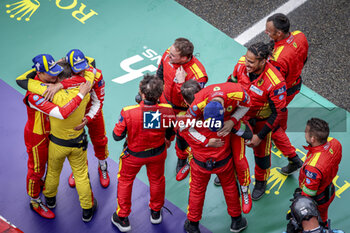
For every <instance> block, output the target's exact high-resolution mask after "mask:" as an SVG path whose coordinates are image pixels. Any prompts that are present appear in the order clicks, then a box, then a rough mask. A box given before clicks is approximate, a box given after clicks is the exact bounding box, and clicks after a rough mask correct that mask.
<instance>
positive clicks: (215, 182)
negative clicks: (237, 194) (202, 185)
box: [214, 176, 221, 186]
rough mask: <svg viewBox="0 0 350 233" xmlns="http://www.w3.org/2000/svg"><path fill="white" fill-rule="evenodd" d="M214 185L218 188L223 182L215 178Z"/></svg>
mask: <svg viewBox="0 0 350 233" xmlns="http://www.w3.org/2000/svg"><path fill="white" fill-rule="evenodd" d="M214 184H215V185H216V186H221V182H220V179H219V177H218V176H216V177H215V180H214Z"/></svg>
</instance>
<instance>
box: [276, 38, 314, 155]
mask: <svg viewBox="0 0 350 233" xmlns="http://www.w3.org/2000/svg"><path fill="white" fill-rule="evenodd" d="M308 49H309V44H308V42H307V39H306V37H305V35H304V33H302V32H301V31H294V32H291V33H290V35H289V36H288V37H287V38H286V39H283V40H280V41H278V42H275V46H274V50H273V54H272V56H271V58H270V62H271V64H272V65H274V66H275V67H276V68H277V69H278V70H279V71H280V72H281V74H282V76H283V77H284V79H285V81H286V87H287V99H286V106H288V104H289V103H290V102H291V101H292V100H293V98H294V97H295V96H296V95H297V94H298V93H299V92H300V88H301V84H302V80H301V72H302V69H303V67H304V65H305V63H306V60H307V53H308ZM282 114H283V117H281V120H280V122H279V127H277V128H276V129H275V131H274V132H273V133H272V139H273V141H274V143H275V145H276V147H277V148H278V149H280V150H281V152H282V153H283V155H284V156H286V157H288V158H292V157H294V156H296V152H295V148H294V147H293V146H292V144H291V143H290V140H289V138H288V136H287V135H286V133H285V131H286V130H287V120H288V111H285V112H283V113H282Z"/></svg>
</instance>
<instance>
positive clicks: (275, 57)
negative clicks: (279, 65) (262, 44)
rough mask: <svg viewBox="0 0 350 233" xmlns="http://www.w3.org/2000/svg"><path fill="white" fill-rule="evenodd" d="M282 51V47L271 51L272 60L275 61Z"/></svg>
mask: <svg viewBox="0 0 350 233" xmlns="http://www.w3.org/2000/svg"><path fill="white" fill-rule="evenodd" d="M283 49H284V46H280V47H278V48H277V49H275V50H274V51H273V54H272V60H273V61H277V59H278V57H279V56H280V54H281V52H282V50H283Z"/></svg>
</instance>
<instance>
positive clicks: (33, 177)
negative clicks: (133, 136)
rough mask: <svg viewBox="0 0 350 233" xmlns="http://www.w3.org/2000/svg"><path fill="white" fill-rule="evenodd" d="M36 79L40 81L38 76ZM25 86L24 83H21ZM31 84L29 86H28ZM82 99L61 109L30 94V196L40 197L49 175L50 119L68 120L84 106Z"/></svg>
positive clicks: (27, 135)
mask: <svg viewBox="0 0 350 233" xmlns="http://www.w3.org/2000/svg"><path fill="white" fill-rule="evenodd" d="M34 79H35V80H38V81H39V78H38V77H37V76H36V77H35V78H34ZM21 82H22V83H23V84H24V85H25V86H26V84H25V82H26V81H24V80H22V81H21ZM27 84H28V83H27ZM81 100H82V98H81V97H80V96H78V95H77V96H75V97H74V98H73V99H71V101H69V102H68V103H67V104H66V105H64V106H62V107H60V106H57V105H56V104H53V103H51V102H49V101H46V100H45V99H44V98H43V97H42V96H40V95H38V94H34V93H32V92H29V91H27V93H26V95H25V97H24V99H23V102H24V104H25V105H26V107H27V115H28V121H27V123H26V126H25V129H24V141H25V145H26V147H27V153H28V173H27V182H26V183H27V185H26V186H27V193H28V195H29V196H30V197H32V198H37V197H39V194H40V186H41V185H43V181H41V179H42V177H43V176H44V173H45V166H46V162H47V157H48V145H49V133H50V121H49V116H52V117H56V118H58V119H66V118H67V117H68V116H69V115H70V114H71V113H72V112H73V111H74V110H75V109H76V108H77V107H78V106H79V104H80V103H81Z"/></svg>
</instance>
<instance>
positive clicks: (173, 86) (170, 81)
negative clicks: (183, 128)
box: [157, 48, 208, 159]
mask: <svg viewBox="0 0 350 233" xmlns="http://www.w3.org/2000/svg"><path fill="white" fill-rule="evenodd" d="M169 51H170V48H169V49H167V50H166V51H165V53H164V54H163V56H162V60H161V62H160V64H159V66H158V70H157V76H158V77H159V78H161V79H163V81H164V91H163V94H162V96H161V97H160V102H161V103H168V104H170V105H171V106H172V107H173V109H174V112H175V113H176V114H179V113H180V112H182V111H187V105H186V103H185V101H184V99H183V97H182V94H181V86H182V84H183V83H178V82H177V80H176V78H175V76H176V70H177V69H178V68H179V67H180V66H182V67H183V69H184V70H185V72H186V73H187V75H186V78H185V82H186V81H188V80H191V79H193V80H196V81H197V82H198V83H199V85H200V86H201V87H202V88H203V87H204V86H205V84H206V83H207V82H208V76H207V73H206V71H205V69H204V66H203V65H202V63H201V62H200V61H199V60H198V59H197V58H196V57H195V56H192V58H191V59H190V60H189V61H188V62H186V63H185V64H172V63H170V61H169ZM175 149H176V154H177V156H178V157H179V159H186V158H187V157H188V154H189V153H188V144H187V142H186V141H184V140H183V139H182V138H181V137H180V136H179V134H177V137H176V145H175Z"/></svg>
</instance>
